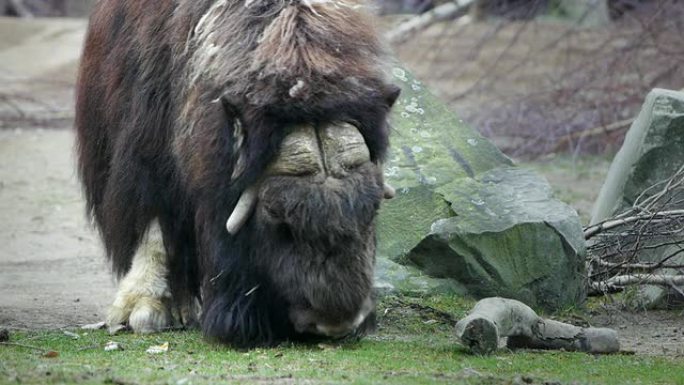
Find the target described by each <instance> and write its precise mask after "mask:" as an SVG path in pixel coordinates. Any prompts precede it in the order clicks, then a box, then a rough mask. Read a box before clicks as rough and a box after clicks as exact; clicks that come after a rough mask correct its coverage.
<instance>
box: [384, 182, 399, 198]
mask: <svg viewBox="0 0 684 385" xmlns="http://www.w3.org/2000/svg"><path fill="white" fill-rule="evenodd" d="M383 191H384V197H385V199H392V198H394V196H395V195H397V191H396V190H395V189H394V187H392V186H390V185H389V184H387V183H385V186H384V190H383Z"/></svg>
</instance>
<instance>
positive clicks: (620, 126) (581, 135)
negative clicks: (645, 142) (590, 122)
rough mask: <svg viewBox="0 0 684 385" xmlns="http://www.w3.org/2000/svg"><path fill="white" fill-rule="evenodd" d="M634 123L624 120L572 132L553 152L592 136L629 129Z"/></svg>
mask: <svg viewBox="0 0 684 385" xmlns="http://www.w3.org/2000/svg"><path fill="white" fill-rule="evenodd" d="M633 122H634V119H626V120H621V121H619V122H614V123H610V124H604V125H601V126H598V127H594V128H590V129H587V130H582V131H579V132H573V133H571V134H568V135H565V136H563V137H562V138H560V140H558V142H557V143H556V146H555V147H554V151H553V152H559V151H561V150H562V149H564V148H566V147H569V145H570V143H571V142H572V141H576V140H580V139H586V138H589V137H592V136H597V135H602V134H609V133H611V132H614V131H620V130H624V129H626V128H628V127H629V125H630V124H632V123H633Z"/></svg>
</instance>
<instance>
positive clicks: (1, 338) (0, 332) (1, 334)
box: [0, 329, 10, 342]
mask: <svg viewBox="0 0 684 385" xmlns="http://www.w3.org/2000/svg"><path fill="white" fill-rule="evenodd" d="M9 337H10V333H9V330H7V329H0V342H7V341H9Z"/></svg>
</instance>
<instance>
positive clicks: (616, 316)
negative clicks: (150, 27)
mask: <svg viewBox="0 0 684 385" xmlns="http://www.w3.org/2000/svg"><path fill="white" fill-rule="evenodd" d="M84 27H85V23H84V22H83V21H80V20H52V21H46V20H37V21H31V22H17V21H15V20H8V19H1V18H0V35H1V36H3V39H2V40H0V74H2V76H7V74H8V73H10V72H8V71H7V69H11V71H12V72H11V75H12V77H11V78H12V82H4V81H1V82H0V217H1V218H2V221H1V222H0V327H3V328H7V327H8V328H11V329H17V328H18V329H23V328H26V329H54V328H62V327H69V326H77V325H79V324H85V323H91V322H96V321H100V320H102V319H103V318H104V313H105V311H106V307H107V305H108V304H109V302H110V301H111V299H112V296H113V290H114V283H113V280H112V278H111V277H110V275H109V268H108V267H107V266H106V263H105V261H104V258H103V256H102V254H103V253H102V249H101V246H100V244H99V240H98V238H97V234H96V233H95V232H94V231H93V230H92V229H91V228H90V226H89V224H88V222H87V219H86V217H85V215H84V211H83V201H82V195H81V192H80V187H79V185H78V181H77V177H76V172H75V167H74V163H73V133H72V131H71V130H69V129H68V127H69V122H70V119H71V118H72V115H71V112H70V111H71V109H72V105H73V103H72V99H73V91H72V85H73V82H74V79H75V76H74V74H75V63H76V60H77V57H78V51H79V49H80V41H81V39H82V36H83V32H84ZM5 36H7V39H6V38H5ZM22 63H23V64H22ZM41 63H42V65H41ZM2 66H6V68H5V70H3V68H2ZM0 79H1V78H0ZM3 96H4V97H5V99H2V97H3ZM605 167H607V162H603V163H601V164H600V165H599V166H598V168H597V170H598V171H591V172H596V173H599V174H601V173H603V172H604V171H603V168H605ZM570 170H572V169H570ZM570 170H569V169H568V168H565V167H563V168H562V169H558V170H554V169H553V168H546V167H545V168H541V171H542V172H543V173H545V174H547V175H549V176H551V178H550V179H551V180H552V181H554V182H557V183H567V186H563V185H556V186H555V188H556V189H557V190H561V191H562V190H565V189H566V187H568V188H569V186H574V188H575V190H573V191H577V194H579V195H582V194H583V192H588V193H595V192H597V190H598V185H596V183H597V182H596V180H597V178H588V179H582V178H581V177H578V178H567V173H568V172H570ZM554 176H555V177H554ZM583 180H584V181H585V182H584V183H590V184H586V185H584V187H582V188H579V189H578V188H577V187H576V185H577V184H578V183H583V182H582V181H583ZM587 180H588V181H590V182H586V181H587ZM591 183H593V184H591ZM590 200H593V198H591V197H590V198H586V197H584V198H583V200H582V202H583V203H582V205H581V207H580V209H581V210H587V208H586V207H585V206H587V203H586V202H587V201H590ZM682 317H683V316H682V314H681V313H680V312H648V313H639V314H633V313H628V312H624V311H599V312H597V314H595V315H593V316H591V317H590V319H589V320H588V321H589V323H591V324H593V325H595V326H604V325H605V326H609V327H613V328H616V329H617V330H618V331H619V332H620V335H621V342H622V344H623V346H624V347H625V348H626V349H627V350H629V351H634V352H636V353H638V354H658V355H662V354H666V355H684V322H682Z"/></svg>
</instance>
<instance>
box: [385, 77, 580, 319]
mask: <svg viewBox="0 0 684 385" xmlns="http://www.w3.org/2000/svg"><path fill="white" fill-rule="evenodd" d="M393 75H394V78H395V81H396V83H397V84H399V85H400V86H401V87H402V89H403V90H402V96H401V98H400V99H399V101H398V102H397V104H396V105H395V108H394V111H393V115H392V118H391V122H392V127H393V132H392V134H391V135H392V136H391V145H392V147H391V153H390V155H389V157H388V159H387V162H386V164H385V176H386V179H387V181H388V182H389V183H390V184H392V185H393V186H394V187H395V188H396V189H397V196H396V198H395V199H393V200H390V201H386V202H385V203H384V205H383V208H382V209H381V212H380V217H379V220H378V258H379V264H378V265H379V267H378V282H379V285H380V286H382V287H384V288H385V289H391V288H394V289H395V290H400V291H403V290H408V291H427V292H429V291H435V290H455V291H459V292H465V291H467V292H468V293H470V294H472V295H474V296H476V297H484V296H493V295H498V296H503V297H510V298H516V299H520V300H522V301H525V303H527V304H530V305H532V306H537V307H542V308H546V309H557V308H559V307H563V306H567V305H570V304H576V303H578V302H581V301H582V300H583V299H584V296H585V292H584V284H583V274H582V272H583V266H584V262H583V258H584V254H585V246H584V240H583V237H582V228H581V225H580V222H579V219H578V217H577V214H576V212H575V211H574V210H572V209H571V208H569V207H568V206H567V205H565V204H563V203H561V202H559V201H557V200H555V199H554V198H553V197H552V194H551V189H550V187H549V185H548V183H547V182H546V181H545V180H544V179H542V178H541V177H539V176H537V175H535V174H534V173H532V172H530V171H527V170H522V169H519V168H517V167H515V165H514V164H513V163H512V162H511V160H510V159H508V158H507V157H506V156H505V155H503V154H502V153H501V152H500V151H499V150H498V149H497V148H496V147H495V146H494V145H493V144H491V143H490V142H489V141H487V140H486V139H485V138H483V137H482V136H480V135H479V134H478V133H477V132H475V131H474V130H472V129H470V128H469V127H467V126H466V125H465V124H464V123H463V122H462V121H461V120H459V119H458V118H457V117H455V116H454V115H453V114H452V113H451V112H450V111H449V110H448V108H447V107H446V106H445V105H444V104H442V103H441V102H439V101H438V100H437V99H436V98H435V97H434V96H433V95H431V94H430V93H429V92H428V91H427V90H426V89H425V88H424V86H423V85H422V84H421V83H420V82H419V81H417V80H416V79H414V78H413V77H412V76H411V75H410V74H409V73H408V72H406V71H405V70H403V69H401V68H398V67H397V68H394V69H393ZM399 265H401V266H399Z"/></svg>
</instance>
